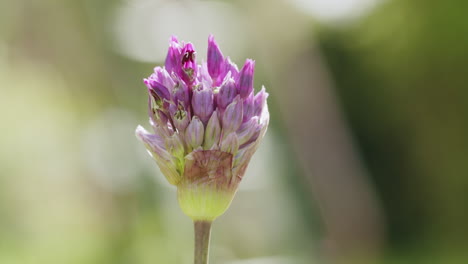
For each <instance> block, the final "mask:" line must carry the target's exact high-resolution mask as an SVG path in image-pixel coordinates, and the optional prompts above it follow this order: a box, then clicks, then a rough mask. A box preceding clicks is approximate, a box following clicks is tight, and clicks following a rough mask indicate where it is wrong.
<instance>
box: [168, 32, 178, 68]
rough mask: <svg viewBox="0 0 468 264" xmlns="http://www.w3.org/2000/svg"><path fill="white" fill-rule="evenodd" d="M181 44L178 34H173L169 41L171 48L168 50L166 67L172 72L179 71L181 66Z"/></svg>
mask: <svg viewBox="0 0 468 264" xmlns="http://www.w3.org/2000/svg"><path fill="white" fill-rule="evenodd" d="M180 56H181V54H180V45H179V41H178V40H177V37H176V36H172V37H171V40H170V42H169V50H168V51H167V56H166V62H165V67H166V70H167V71H168V72H169V73H171V72H177V71H178V69H179V68H180V60H181V57H180Z"/></svg>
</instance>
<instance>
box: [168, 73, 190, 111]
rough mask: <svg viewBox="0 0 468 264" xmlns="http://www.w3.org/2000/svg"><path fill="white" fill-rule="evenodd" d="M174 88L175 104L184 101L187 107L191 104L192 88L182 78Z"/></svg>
mask: <svg viewBox="0 0 468 264" xmlns="http://www.w3.org/2000/svg"><path fill="white" fill-rule="evenodd" d="M177 80H178V81H177V82H176V84H175V86H174V89H173V90H172V98H173V100H174V103H175V104H177V105H178V104H180V103H182V104H183V106H184V107H185V109H188V107H189V105H190V90H189V88H188V86H187V85H186V84H185V82H183V81H182V80H181V79H177Z"/></svg>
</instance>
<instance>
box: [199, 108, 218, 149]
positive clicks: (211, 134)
mask: <svg viewBox="0 0 468 264" xmlns="http://www.w3.org/2000/svg"><path fill="white" fill-rule="evenodd" d="M220 136H221V125H220V123H219V118H218V113H217V111H214V112H213V114H212V115H211V118H210V120H209V121H208V124H207V125H206V129H205V141H204V143H203V148H204V149H211V148H212V147H213V145H216V144H218V142H219V137H220Z"/></svg>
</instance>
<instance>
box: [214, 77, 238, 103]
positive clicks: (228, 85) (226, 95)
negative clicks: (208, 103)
mask: <svg viewBox="0 0 468 264" xmlns="http://www.w3.org/2000/svg"><path fill="white" fill-rule="evenodd" d="M236 95H237V89H236V83H235V82H234V79H229V80H227V81H226V82H225V83H224V84H223V85H222V86H221V88H220V89H219V93H218V96H217V103H218V107H220V108H221V109H223V110H224V109H226V107H227V106H228V105H229V104H230V103H231V102H232V101H233V100H234V98H235V97H236Z"/></svg>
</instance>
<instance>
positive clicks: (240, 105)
mask: <svg viewBox="0 0 468 264" xmlns="http://www.w3.org/2000/svg"><path fill="white" fill-rule="evenodd" d="M207 54H208V56H207V61H206V62H202V63H201V64H197V62H196V51H195V48H194V46H193V45H192V44H191V43H184V42H179V41H178V40H177V38H176V37H172V38H171V40H170V45H169V50H168V53H167V57H166V61H165V66H164V67H156V68H155V69H154V73H152V74H151V75H150V76H149V77H148V78H146V79H144V83H145V85H146V87H147V89H148V94H149V100H148V108H149V109H148V113H149V117H150V124H151V126H152V129H153V132H148V131H146V130H145V129H144V128H143V127H141V126H139V127H138V128H137V130H136V135H137V137H138V138H139V139H140V140H141V141H142V142H143V143H144V144H145V145H146V147H147V149H148V151H149V152H150V154H151V155H152V156H153V158H154V159H155V161H156V162H157V164H158V166H159V167H160V169H161V172H162V173H163V174H164V175H165V176H166V178H167V179H168V181H169V182H170V183H171V184H173V185H177V186H178V188H179V189H182V190H185V192H184V193H188V191H187V189H190V190H191V191H190V192H191V194H190V195H191V196H190V197H191V198H190V199H192V200H193V199H195V200H196V199H198V198H196V197H198V196H200V190H201V189H203V192H206V191H208V192H210V191H214V192H215V193H216V192H218V191H221V192H223V191H224V192H228V193H232V195H233V193H235V191H236V189H237V186H238V184H239V182H240V180H241V179H242V177H243V175H244V173H245V170H246V168H247V165H248V163H249V161H250V158H251V157H252V155H253V154H254V152H255V151H256V149H257V147H258V145H259V143H260V141H261V139H262V138H263V136H264V134H265V132H266V129H267V126H268V122H269V113H268V107H267V103H266V99H267V97H268V94H267V93H266V92H265V88H264V87H263V88H262V89H261V90H260V91H259V92H258V93H257V94H255V93H254V86H253V85H254V68H255V62H254V61H253V60H250V59H247V60H246V62H245V64H244V66H243V67H242V69H241V70H238V68H237V66H236V64H234V63H233V62H231V60H230V59H229V57H225V56H223V54H222V52H221V50H220V49H219V47H218V45H217V43H216V42H215V40H214V38H213V36H209V39H208V53H207ZM202 187H203V188H202ZM197 188H198V190H197ZM194 191H195V192H196V193H193V192H194ZM194 196H195V198H194ZM180 199H181V194H180V190H179V201H180ZM230 199H232V197H231V198H230ZM230 199H229V202H230ZM202 200H203V199H202ZM199 202H200V201H199ZM201 202H206V201H201ZM195 203H196V202H195ZM181 206H182V202H181ZM182 207H183V206H182ZM191 207H194V206H193V205H191ZM195 207H196V206H195ZM183 209H184V208H183ZM205 209H206V208H205ZM207 210H208V209H207ZM184 211H186V210H184ZM186 213H187V212H186ZM191 214H192V216H193V214H198V213H197V212H195V213H193V212H192V213H191ZM205 214H206V213H205ZM201 217H202V216H201ZM202 218H203V217H202Z"/></svg>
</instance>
